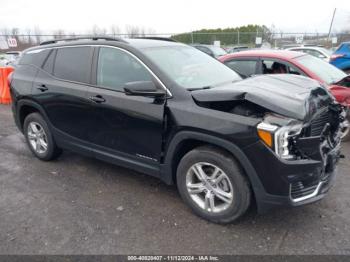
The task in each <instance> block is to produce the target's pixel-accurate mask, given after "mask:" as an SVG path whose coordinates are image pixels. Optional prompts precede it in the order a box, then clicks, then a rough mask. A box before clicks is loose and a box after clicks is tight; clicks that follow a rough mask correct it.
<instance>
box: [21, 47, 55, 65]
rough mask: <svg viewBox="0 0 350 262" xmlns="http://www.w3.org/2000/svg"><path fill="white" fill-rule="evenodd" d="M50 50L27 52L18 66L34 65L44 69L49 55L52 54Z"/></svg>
mask: <svg viewBox="0 0 350 262" xmlns="http://www.w3.org/2000/svg"><path fill="white" fill-rule="evenodd" d="M50 51H51V50H50V49H39V50H31V51H28V52H26V53H25V54H24V55H23V56H22V57H21V59H20V60H19V62H18V64H20V65H34V66H37V67H42V65H43V63H44V61H45V59H46V57H47V55H48V54H49V53H50Z"/></svg>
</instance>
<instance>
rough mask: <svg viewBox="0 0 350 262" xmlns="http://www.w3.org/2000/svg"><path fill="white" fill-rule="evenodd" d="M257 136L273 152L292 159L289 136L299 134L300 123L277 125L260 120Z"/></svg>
mask: <svg viewBox="0 0 350 262" xmlns="http://www.w3.org/2000/svg"><path fill="white" fill-rule="evenodd" d="M257 129H258V135H259V138H260V139H261V140H262V141H263V142H264V143H265V144H266V145H267V146H268V147H270V148H271V149H272V150H274V151H275V153H276V154H277V155H278V156H280V157H281V158H283V159H293V158H294V155H293V154H291V152H290V151H289V149H290V141H291V137H294V136H296V135H299V134H300V132H301V130H302V124H301V123H297V124H295V123H294V124H292V125H286V126H282V127H279V126H277V125H272V124H269V123H265V122H261V123H260V124H259V125H258V126H257Z"/></svg>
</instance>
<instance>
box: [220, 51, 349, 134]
mask: <svg viewBox="0 0 350 262" xmlns="http://www.w3.org/2000/svg"><path fill="white" fill-rule="evenodd" d="M219 60H220V61H221V62H222V63H224V64H225V65H227V66H228V67H230V68H231V69H232V70H234V71H236V72H237V73H238V74H240V75H241V77H243V78H247V77H250V76H253V75H260V74H296V75H303V76H307V77H310V78H313V79H315V80H318V81H319V82H321V83H322V84H324V85H326V86H327V87H328V88H329V90H330V91H331V93H332V94H333V95H334V97H335V98H336V99H337V101H338V102H339V103H341V104H343V105H346V106H347V107H349V108H350V75H347V74H346V73H344V72H343V71H341V70H340V69H338V68H336V67H335V66H333V65H330V64H328V63H327V62H325V61H323V60H321V59H319V58H316V57H313V56H311V55H308V54H305V53H300V52H294V51H276V50H250V51H242V52H238V53H233V54H228V55H224V56H222V57H219ZM348 112H349V113H348V116H347V118H348V121H346V127H344V132H343V134H344V137H343V140H349V139H350V132H349V129H350V127H349V123H350V110H348Z"/></svg>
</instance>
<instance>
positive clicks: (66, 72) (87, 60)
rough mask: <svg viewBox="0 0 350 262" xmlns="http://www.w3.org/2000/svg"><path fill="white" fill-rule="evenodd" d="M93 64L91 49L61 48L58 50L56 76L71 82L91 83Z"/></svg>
mask: <svg viewBox="0 0 350 262" xmlns="http://www.w3.org/2000/svg"><path fill="white" fill-rule="evenodd" d="M91 63H92V48H91V47H85V46H84V47H64V48H59V49H57V55H56V60H55V66H54V75H55V76H56V77H58V78H61V79H65V80H69V81H75V82H81V83H89V82H90V72H91Z"/></svg>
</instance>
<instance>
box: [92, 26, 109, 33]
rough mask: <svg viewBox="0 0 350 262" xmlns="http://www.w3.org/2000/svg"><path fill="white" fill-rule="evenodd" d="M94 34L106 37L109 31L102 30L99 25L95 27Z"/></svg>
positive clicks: (93, 28)
mask: <svg viewBox="0 0 350 262" xmlns="http://www.w3.org/2000/svg"><path fill="white" fill-rule="evenodd" d="M92 34H93V35H106V34H107V29H106V28H104V27H103V28H100V27H99V26H98V25H94V26H93V27H92Z"/></svg>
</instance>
